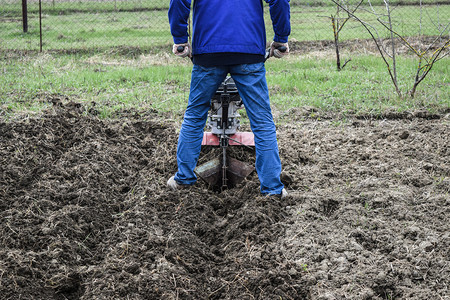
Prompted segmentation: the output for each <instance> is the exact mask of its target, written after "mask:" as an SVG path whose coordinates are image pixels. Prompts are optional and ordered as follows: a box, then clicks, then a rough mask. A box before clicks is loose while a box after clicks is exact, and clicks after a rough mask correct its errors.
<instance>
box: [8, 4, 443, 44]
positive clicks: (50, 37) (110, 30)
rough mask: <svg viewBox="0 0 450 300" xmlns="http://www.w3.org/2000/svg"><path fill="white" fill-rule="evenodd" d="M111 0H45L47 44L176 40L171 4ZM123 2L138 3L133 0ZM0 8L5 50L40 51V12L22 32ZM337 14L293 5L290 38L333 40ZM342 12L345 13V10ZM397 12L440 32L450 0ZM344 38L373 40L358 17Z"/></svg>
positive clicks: (404, 22) (411, 28)
mask: <svg viewBox="0 0 450 300" xmlns="http://www.w3.org/2000/svg"><path fill="white" fill-rule="evenodd" d="M0 1H1V0H0ZM166 2H168V1H166ZM112 3H113V2H106V3H103V2H102V3H96V2H90V3H89V5H92V7H91V8H92V9H91V10H90V11H89V10H84V9H82V8H83V7H84V6H85V5H88V4H86V3H85V2H82V3H80V5H79V6H76V7H78V8H80V10H79V11H64V13H63V14H58V13H55V11H54V10H51V9H50V7H51V5H50V4H49V3H46V8H44V10H43V11H44V13H43V19H42V29H43V49H44V50H53V49H65V50H70V49H89V48H102V49H107V48H110V47H115V46H132V47H140V48H144V49H150V48H152V47H162V46H167V45H170V44H171V43H172V37H171V35H170V28H169V24H168V19H167V10H166V9H163V10H147V11H130V10H128V11H127V10H122V11H115V10H107V9H106V10H102V11H97V10H96V7H97V6H98V5H100V4H102V5H113V4H112ZM120 3H121V4H120V5H134V4H133V2H130V3H129V4H126V3H122V2H120ZM145 3H147V2H145ZM63 4H64V5H68V4H69V3H67V2H66V3H64V2H63V3H61V5H63ZM58 5H59V4H58ZM58 5H57V6H58ZM143 5H144V4H143ZM130 7H131V6H130ZM47 8H48V9H47ZM3 9H4V8H3ZM375 9H376V10H377V11H378V12H383V11H384V8H383V6H378V7H375ZM1 10H2V9H1V8H0V31H1V32H2V34H1V35H0V49H2V48H3V49H22V50H38V49H39V19H38V15H37V13H36V11H31V12H30V13H29V21H28V22H29V31H28V33H23V32H22V24H21V17H20V14H17V12H15V13H14V12H9V13H7V14H6V15H3V16H2V15H1V13H2V11H1ZM8 14H9V15H10V16H8ZM332 14H336V10H335V8H334V7H332V6H317V7H316V6H295V5H294V6H292V8H291V24H292V33H291V36H290V38H291V39H295V40H298V41H305V40H331V39H333V32H332V27H331V22H330V20H329V17H330V16H331V15H332ZM421 14H422V26H421V27H420V26H419V24H418V20H419V19H420V16H421ZM341 16H343V15H342V14H341ZM358 16H360V17H361V18H362V19H363V20H365V21H368V22H370V23H371V24H373V25H375V26H376V28H377V29H378V30H379V32H380V35H381V37H387V36H388V32H387V31H386V30H385V29H383V28H382V26H381V25H380V24H379V23H378V22H377V21H376V20H375V18H374V16H373V15H371V14H369V13H367V12H363V11H361V12H359V13H358ZM392 16H393V19H394V25H395V30H396V31H397V32H398V33H399V34H401V35H404V36H416V35H419V34H422V35H438V34H439V30H438V28H437V26H438V25H439V26H440V28H441V30H442V28H444V27H445V25H447V24H448V22H449V17H448V16H450V5H440V6H439V7H438V6H423V9H422V10H420V8H419V7H418V6H399V7H397V8H396V9H395V10H394V11H393V14H392ZM266 27H267V38H268V39H269V40H270V39H272V37H273V31H272V25H271V21H270V17H269V11H268V9H266ZM448 30H449V29H448ZM446 34H448V32H447V33H446ZM340 38H341V40H347V39H368V38H370V36H369V35H368V33H367V32H366V30H365V29H364V28H362V27H361V26H360V25H359V24H358V23H357V22H355V21H350V22H349V23H348V24H347V25H346V26H345V28H344V29H343V31H342V32H341V36H340Z"/></svg>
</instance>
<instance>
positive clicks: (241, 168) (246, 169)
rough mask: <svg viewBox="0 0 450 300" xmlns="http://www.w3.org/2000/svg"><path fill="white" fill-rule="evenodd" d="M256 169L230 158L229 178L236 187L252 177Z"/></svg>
mask: <svg viewBox="0 0 450 300" xmlns="http://www.w3.org/2000/svg"><path fill="white" fill-rule="evenodd" d="M254 170H255V168H254V167H253V166H251V165H249V164H246V163H244V162H242V161H240V160H237V159H235V158H231V157H229V158H228V166H227V178H228V180H229V181H230V183H231V185H232V186H236V185H238V184H239V183H241V182H242V180H244V179H245V177H247V176H248V175H250V174H251V173H252V172H253V171H254Z"/></svg>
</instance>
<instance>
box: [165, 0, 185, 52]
mask: <svg viewBox="0 0 450 300" xmlns="http://www.w3.org/2000/svg"><path fill="white" fill-rule="evenodd" d="M190 11H191V0H170V5H169V13H168V15H169V23H170V33H171V34H172V36H173V41H174V43H175V44H183V43H187V42H188V30H187V27H188V18H189V13H190Z"/></svg>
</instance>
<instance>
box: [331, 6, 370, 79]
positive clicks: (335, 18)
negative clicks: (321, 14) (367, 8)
mask: <svg viewBox="0 0 450 300" xmlns="http://www.w3.org/2000/svg"><path fill="white" fill-rule="evenodd" d="M363 1H364V0H360V1H359V3H358V4H357V5H356V6H355V7H354V8H353V9H352V10H351V11H352V13H354V12H355V11H356V10H357V9H358V7H359V6H360V5H361V3H362V2H363ZM340 2H341V4H342V5H344V6H345V7H346V8H347V9H349V5H348V4H347V2H346V0H340ZM349 10H350V9H349ZM340 12H341V8H340V7H339V6H336V14H335V15H331V16H330V20H331V26H332V27H333V35H334V48H335V50H336V67H337V70H338V71H340V70H342V69H343V68H344V67H345V66H346V65H347V63H348V62H350V61H351V60H352V59H351V58H349V59H347V60H346V61H345V62H344V64H343V65H342V66H341V55H340V50H339V33H340V32H341V30H342V28H344V25H345V24H346V23H347V21H348V20H350V19H351V16H350V15H349V14H347V17H345V18H341V17H340ZM341 21H342V22H341Z"/></svg>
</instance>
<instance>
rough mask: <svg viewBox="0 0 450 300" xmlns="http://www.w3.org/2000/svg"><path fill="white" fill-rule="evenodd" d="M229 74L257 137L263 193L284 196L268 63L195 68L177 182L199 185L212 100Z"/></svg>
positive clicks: (257, 159) (183, 127) (178, 151)
mask: <svg viewBox="0 0 450 300" xmlns="http://www.w3.org/2000/svg"><path fill="white" fill-rule="evenodd" d="M228 73H230V75H231V77H232V78H233V79H234V82H235V83H236V87H237V89H238V91H239V94H240V96H241V98H242V101H243V103H244V106H245V109H246V112H247V116H248V118H249V119H250V126H251V129H252V131H253V134H254V135H255V150H256V165H255V168H256V172H257V173H258V177H259V181H260V183H261V193H262V194H280V193H281V190H282V189H283V187H284V186H283V184H282V183H281V180H280V173H281V162H280V155H279V153H278V144H277V137H276V132H275V124H274V122H273V117H272V111H271V109H270V101H269V91H268V88H267V82H266V70H265V68H264V63H256V64H242V65H232V66H220V67H209V68H207V67H202V66H199V65H194V68H193V70H192V77H191V89H190V94H189V102H188V106H187V109H186V112H185V114H184V120H183V123H182V125H181V131H180V135H179V138H178V148H177V163H178V172H177V173H176V174H175V181H177V182H178V183H180V184H186V185H192V184H194V183H195V182H196V181H197V176H196V175H195V174H194V169H195V167H196V165H197V161H198V157H199V155H200V148H201V143H202V138H203V128H204V127H205V123H206V119H207V117H208V111H209V108H210V103H211V98H212V97H213V95H214V93H215V92H216V90H217V89H218V87H219V85H220V84H221V83H222V81H223V80H224V79H225V77H226V76H227V74H228Z"/></svg>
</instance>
